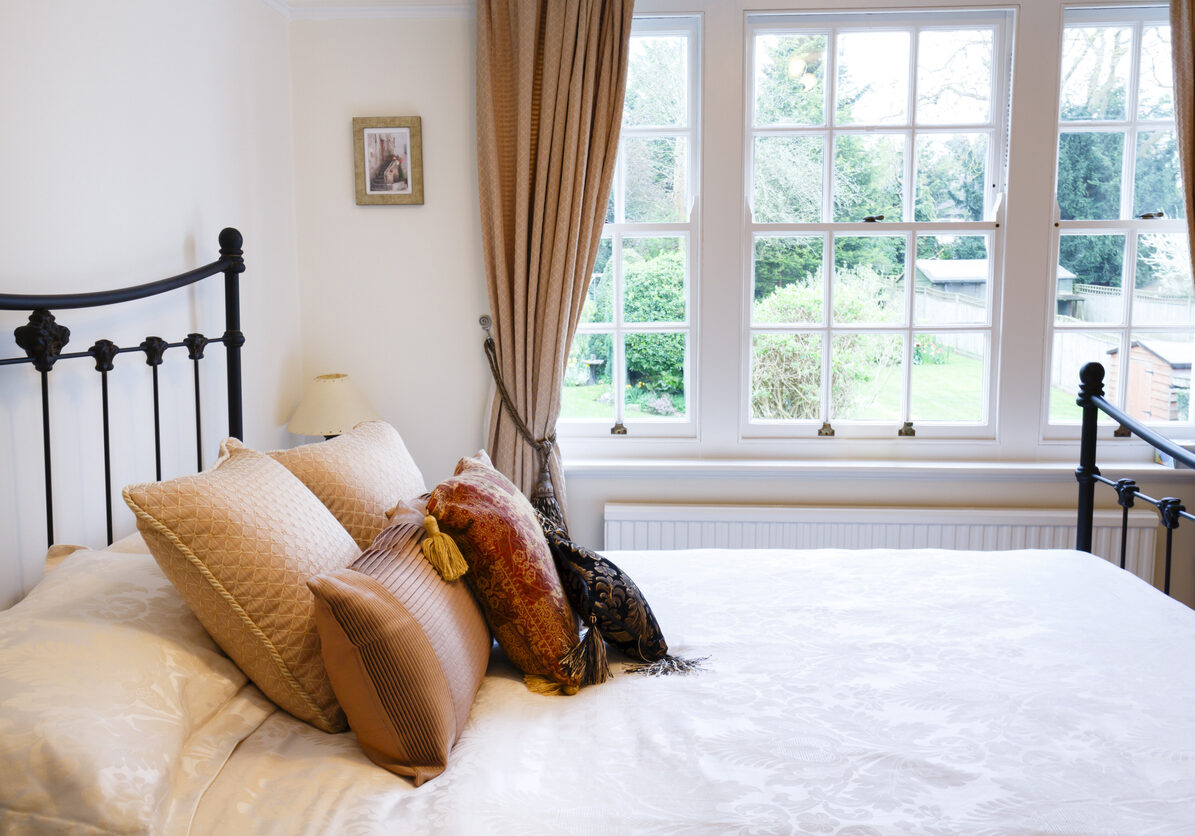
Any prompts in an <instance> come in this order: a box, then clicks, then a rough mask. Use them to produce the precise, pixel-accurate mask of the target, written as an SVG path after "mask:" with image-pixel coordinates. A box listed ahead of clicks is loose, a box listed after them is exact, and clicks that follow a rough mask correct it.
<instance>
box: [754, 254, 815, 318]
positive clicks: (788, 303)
mask: <svg viewBox="0 0 1195 836" xmlns="http://www.w3.org/2000/svg"><path fill="white" fill-rule="evenodd" d="M753 275H754V282H755V289H754V295H753V297H752V298H753V301H752V306H751V321H752V322H759V323H768V324H784V323H806V322H822V321H823V319H824V315H823V312H822V297H823V289H824V284H823V283H822V238H821V236H809V235H783V236H757V237H756V238H755V262H754V270H753Z"/></svg>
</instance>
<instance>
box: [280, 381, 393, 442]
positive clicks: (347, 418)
mask: <svg viewBox="0 0 1195 836" xmlns="http://www.w3.org/2000/svg"><path fill="white" fill-rule="evenodd" d="M377 417H378V415H377V413H376V412H374V411H373V407H371V406H370V405H369V402H368V401H367V400H365V396H364V395H362V394H361V390H359V389H358V388H357V385H356V384H355V383H353V381H352V380H351V379H350V378H349V376H348V375H347V374H321V375H320V376H319V377H317V378H315V379H314V380H312V381H310V382H309V383H308V384H307V391H306V392H304V393H303V400H302V401H301V402H300V403H299V408H298V409H296V410H295V414H294V415H292V416H291V419H290V423H289V424H287V425H286V428H287V429H288V430H290V431H291V432H292V433H294V434H295V435H323V436H332V435H340V434H342V433H346V432H348V431H349V430H351V429H352V428H353V427H354V426H355V425H357V424H359V423H361V422H362V421H368V420H370V419H371V418H377Z"/></svg>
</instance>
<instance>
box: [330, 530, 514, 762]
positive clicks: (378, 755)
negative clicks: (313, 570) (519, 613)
mask: <svg viewBox="0 0 1195 836" xmlns="http://www.w3.org/2000/svg"><path fill="white" fill-rule="evenodd" d="M425 535H426V532H425V531H424V529H423V526H422V525H419V524H417V523H411V522H403V521H400V522H397V523H394V524H393V525H391V526H390V527H389V528H386V529H384V530H383V531H382V533H381V534H379V535H378V536H377V539H375V540H374V542H373V545H372V546H371V547H370V548H369V549H367V550H366V551H365V553H364V554H362V555H361V557H359V558H358V559H357V560H356V561H354V562H353V564H352V565H351V566H350V567H349V568H348V569H341V570H340V571H337V572H332V573H330V574H326V575H316V576H315V577H313V578H310V579H308V581H307V586H308V587H310V589H311V591H312V592H313V593H314V594H315V622H316V625H317V626H318V628H319V634H320V643H321V646H322V648H323V656H324V663H325V664H326V665H327V667H328V676H329V677H330V678H331V680H332V687H333V689H334V690H335V691H336V697H337V699H339V700H340V704H341V706H343V708H344V711H345V714H346V715H348V719H349V726H350V727H351V728H352V729H353V731H354V732H355V733H356V735H357V739H358V741H359V742H360V743H361V748H362V749H363V750H364V751H365V754H366V755H368V756H369V759H370V760H372V761H373V762H374V763H376V764H378V766H381V767H383V768H384V769H388V770H390V771H391V772H393V773H395V774H396V775H405V776H407V777H410V778H413V779H414V781H415V786H419V785H420V784H422V783H423V782H424V781H427V780H428V779H430V778H434V777H436V776H437V775H439V774H440V773H441V772H443V771H444V768H445V767H446V766H447V764H448V753H449V752H450V751H451V750H452V745H453V743H455V742H456V739H457V738H458V737H459V736H460V733H461V729H462V728H463V727H464V725H465V718H466V717H467V716H468V715H469V708H470V707H471V706H472V705H473V697H474V696H475V695H476V694H477V689H478V687H479V686H480V685H481V680H482V678H483V677H484V676H485V669H486V665H487V664H488V662H489V659H490V646H491V644H492V642H491V640H490V633H489V630H487V629H486V624H485V617H484V616H483V615H482V614H481V610H480V609H479V608H478V606H477V602H476V601H475V600H474V599H473V596H472V595H471V594H470V592H469V590H468V588H467V587H466V586H465V584H464V583H463V582H462V581H453V582H452V583H446V582H445V581H443V580H441V579H440V576H439V575H437V574H436V571H435V570H434V569H433V568H432V567H431V565H430V564H429V563H428V562H427V561H426V560H425V559H424V557H423V554H422V552H421V551H420V548H419V544H420V541H421V540H422V539H423V537H424V536H425Z"/></svg>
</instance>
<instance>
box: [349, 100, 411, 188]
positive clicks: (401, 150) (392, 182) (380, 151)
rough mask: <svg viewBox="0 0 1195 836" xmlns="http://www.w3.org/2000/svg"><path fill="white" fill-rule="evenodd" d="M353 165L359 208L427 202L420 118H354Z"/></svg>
mask: <svg viewBox="0 0 1195 836" xmlns="http://www.w3.org/2000/svg"><path fill="white" fill-rule="evenodd" d="M353 162H354V166H353V168H354V172H355V177H356V193H357V205H358V206H387V205H401V204H412V203H413V204H422V203H423V136H422V125H421V122H420V119H419V117H418V116H357V117H354V119H353Z"/></svg>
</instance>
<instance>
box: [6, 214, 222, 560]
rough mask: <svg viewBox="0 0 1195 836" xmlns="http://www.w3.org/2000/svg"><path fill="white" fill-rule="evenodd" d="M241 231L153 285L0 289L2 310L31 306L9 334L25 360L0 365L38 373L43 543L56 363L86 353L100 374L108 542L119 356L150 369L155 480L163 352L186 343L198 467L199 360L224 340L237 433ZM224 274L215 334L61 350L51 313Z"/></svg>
mask: <svg viewBox="0 0 1195 836" xmlns="http://www.w3.org/2000/svg"><path fill="white" fill-rule="evenodd" d="M242 244H243V239H242V238H241V233H240V232H238V231H237V230H235V229H232V228H231V227H230V228H228V229H225V230H223V231H221V233H220V258H219V259H217V260H216V261H213V262H212V263H211V264H205V265H204V266H202V267H198V268H196V269H194V270H191V271H189V272H186V273H182V274H180V275H177V276H172V277H171V278H168V279H162V280H160V281H156V282H149V283H147V284H140V285H136V286H134V287H123V288H119V289H117V290H104V291H98V292H94V293H66V294H57V295H45V296H38V295H32V294H30V295H22V294H11V293H0V311H29V312H30V313H29V322H28V323H27V324H25V325H22V326H20V327H19V328H17V329H16V330H15V331H14V332H13V333H14V334H15V336H16V343H17V346H19V347H20V348H21V349H22V350H23V351H24V352H25V356H24V357H11V358H7V359H4V358H0V366H10V365H16V364H20V363H32V364H33V367H34V368H35V369H36V370H37V371H38V372H40V375H41V409H42V450H43V459H44V464H45V488H46V542H47V545H53V544H54V489H53V478H52V473H51V466H50V464H51V455H50V389H49V374H50V372H51V371H52V370H53V368H54V364H55V363H57V362H58V361H59V360H73V359H78V358H83V357H87V358H91V359H92V360H94V361H95V370H96V371H97V372H99V373H100V396H101V398H102V412H103V433H104V488H105V489H104V501H105V511H106V512H107V524H108V542H109V543H111V542H112V461H111V459H112V457H111V439H110V435H109V425H108V372H110V371H112V369H113V361H114V360H115V359H116V356H117V355H119V354H127V353H131V352H140V353H142V354H144V355H145V362H146V363H147V364H148V365H149V366H150V367H151V368H152V373H153V402H154V460H155V464H156V466H157V478H158V479H161V478H162V430H161V412H160V403H159V398H158V366H160V365H161V364H162V356H163V355H164V354H165V353H166V351H167V349H171V348H185V349H187V357H188V358H189V359H190V360H191V361H192V364H191V365H192V368H193V369H194V377H195V447H196V449H195V459H196V462H197V469H198V470H202V469H203V436H202V432H201V427H202V420H203V419H202V414H201V409H200V397H199V361H200V360H202V359H203V353H204V349H205V348H206V347H207V346H208V345H211V344H212V343H223V344H224V348H225V355H226V358H227V365H228V374H227V385H228V434H229V435H230V436H234V437H236V438H243V435H244V430H243V425H242V405H241V346H242V345H244V344H245V335H244V334H242V333H241V303H240V274H241V273H243V272H245V259H244V252H243V251H242V249H241V247H242ZM217 273H223V274H224V334H223V336H220V337H205V336H204V335H203V334H188V335H187V336H186V337H185V338H184V339H182V340H179V341H178V342H167V341H166V340H164V339H162V338H161V337H152V336H151V337H146V338H145V339H144V340H143V341H142V342H141V344H140V345H137V346H126V347H123V348H122V347H120V346H118V345H116V344H115V343H113V342H112V341H111V340H97V341H96V342H95V343H94V344H93V345H92V346H91V347H90V348H88V349H87V350H85V351H74V352H64V351H63V349H64V348H65V347H66V345H67V342H68V341H69V339H70V333H71V332H70V329H68V328H67V327H66V326H64V325H62V324H60V323H59V322H57V321H56V320H55V318H54V314H53V313H52V312H51V311H52V310H65V309H69V308H95V307H100V306H102V305H114V304H117V303H119V302H131V301H133V300H135V299H145V298H147V297H150V296H156V295H158V294H161V293H166V292H167V291H170V290H176V289H178V288H181V287H186V286H187V285H190V284H194V283H195V282H197V281H199V280H200V279H205V278H207V277H208V276H214V275H216V274H217Z"/></svg>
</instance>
